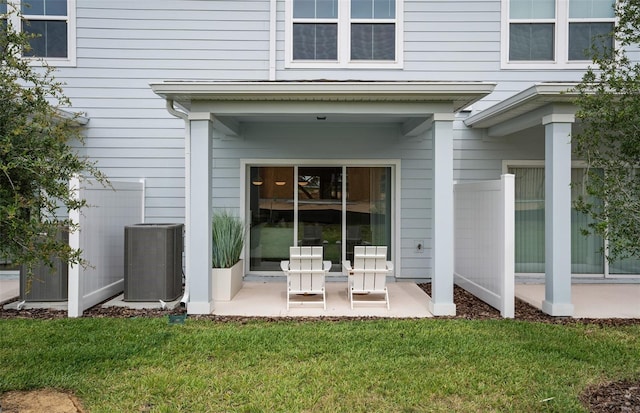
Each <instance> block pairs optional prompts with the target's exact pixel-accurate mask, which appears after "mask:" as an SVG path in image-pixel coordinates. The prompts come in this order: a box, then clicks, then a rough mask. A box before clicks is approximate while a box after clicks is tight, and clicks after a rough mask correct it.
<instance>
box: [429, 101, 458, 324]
mask: <svg viewBox="0 0 640 413" xmlns="http://www.w3.org/2000/svg"><path fill="white" fill-rule="evenodd" d="M453 120H454V115H453V114H452V113H443V114H439V113H436V114H434V115H433V139H432V142H433V143H432V161H433V275H432V277H431V302H430V304H429V311H431V313H432V314H433V315H436V316H446V315H455V314H456V306H455V304H454V303H453V271H454V261H453V260H454V256H453V234H454V223H453Z"/></svg>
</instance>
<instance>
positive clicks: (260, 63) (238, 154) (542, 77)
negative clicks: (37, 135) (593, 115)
mask: <svg viewBox="0 0 640 413" xmlns="http://www.w3.org/2000/svg"><path fill="white" fill-rule="evenodd" d="M276 3H277V13H276V33H275V34H276V36H275V39H276V41H275V57H276V59H275V62H274V63H275V68H276V70H275V79H272V80H312V79H329V80H354V79H357V80H396V81H397V80H404V81H410V80H420V81H487V82H497V87H496V89H495V92H494V93H493V94H492V95H490V96H489V97H488V98H486V99H484V100H483V101H481V102H478V103H476V104H474V105H473V111H474V112H476V111H478V110H481V109H484V108H486V107H488V106H490V105H492V104H494V103H496V102H498V101H500V100H503V99H504V98H506V97H508V96H511V95H513V94H515V93H517V92H520V91H522V90H523V89H525V88H527V87H529V86H531V85H532V84H534V83H536V82H542V81H575V80H579V79H580V76H581V73H582V72H581V71H569V70H562V71H559V70H547V71H530V70H501V69H500V27H501V23H500V17H501V16H500V7H501V5H500V4H501V3H500V0H461V1H451V0H427V1H425V0H405V2H404V33H405V34H404V64H403V68H402V69H389V70H385V69H375V70H367V69H357V70H356V69H348V70H345V69H342V70H326V69H323V70H313V69H304V70H303V69H285V67H284V60H283V59H284V54H285V50H284V47H285V44H284V39H285V29H286V27H285V1H284V0H277V2H276ZM270 6H271V1H270V0H245V1H241V0H233V1H231V0H229V1H197V0H154V1H124V0H113V1H109V2H98V1H94V0H78V4H77V45H78V46H77V67H68V68H60V69H59V71H58V72H57V75H56V76H57V78H58V79H59V80H61V81H63V82H65V83H66V84H67V86H66V89H65V90H66V93H67V95H68V96H69V97H70V98H71V100H72V102H73V104H74V107H75V109H76V110H79V111H84V112H86V116H87V117H88V118H90V122H89V124H88V127H87V128H86V138H87V139H86V147H85V148H84V149H83V151H84V152H85V153H86V154H87V155H89V156H91V157H92V158H93V159H95V160H97V162H98V165H99V167H100V168H101V169H103V170H104V172H105V173H106V174H107V175H108V176H109V177H110V178H112V179H114V180H116V179H117V180H129V179H131V180H137V179H139V178H145V179H146V186H147V198H146V211H145V216H146V221H147V222H183V221H184V215H185V206H184V177H185V172H184V122H183V121H181V120H179V119H176V118H173V117H172V116H170V115H169V114H168V113H167V111H166V109H165V102H164V101H163V99H161V98H159V97H158V96H156V95H155V94H154V93H153V92H152V91H151V89H150V87H149V83H150V82H152V81H160V80H167V79H208V80H211V79H213V80H270V78H269V73H270V71H269V68H270V63H271V62H270V40H269V39H270V23H269V16H270ZM468 114H469V113H467V112H464V113H461V114H460V115H458V121H456V122H455V124H454V128H455V130H454V136H455V141H454V151H455V152H454V155H455V161H454V167H455V172H454V178H455V179H456V180H485V179H497V178H498V177H499V176H500V173H501V168H502V160H503V159H543V158H544V144H543V138H542V137H543V135H542V134H540V135H538V136H525V135H520V136H516V137H507V138H501V139H497V140H487V139H485V138H484V136H483V132H482V131H478V130H470V129H468V128H466V127H465V126H464V124H463V123H462V120H463V119H464V117H465V116H467V115H468ZM309 129H310V128H309V127H307V126H304V125H299V124H298V125H296V124H291V125H289V126H287V127H285V128H282V129H280V130H277V129H276V128H274V127H272V126H271V127H265V125H249V126H248V127H247V130H246V132H245V133H244V134H243V136H242V137H240V138H233V139H231V138H221V139H216V141H215V142H214V152H215V161H214V172H213V188H214V189H213V193H214V198H215V199H214V206H215V207H231V208H238V205H239V201H240V190H239V188H240V186H241V185H240V168H239V166H240V158H253V159H257V158H265V159H266V158H272V159H273V158H275V159H282V158H289V157H290V158H293V159H303V158H312V157H313V158H325V159H329V158H361V159H374V158H385V159H389V158H397V159H401V161H402V168H401V171H400V172H401V177H402V182H401V184H402V189H403V191H402V199H401V205H402V211H401V216H402V221H401V227H402V228H401V234H402V239H401V248H402V256H403V261H402V267H403V275H404V276H407V277H424V276H430V270H431V258H430V257H431V253H430V248H431V246H432V243H431V227H432V222H431V218H430V217H431V215H432V214H431V203H432V197H433V194H432V188H433V181H432V171H431V170H430V166H429V162H428V160H429V159H430V158H431V142H430V138H425V139H423V138H406V137H401V136H400V134H399V133H398V131H397V130H389V129H387V128H386V127H385V128H378V127H375V128H372V129H366V128H365V129H363V128H362V127H361V125H360V126H358V125H352V126H347V125H340V128H339V129H338V130H331V131H324V130H322V129H317V128H314V129H313V131H310V130H309ZM325 132H327V133H325ZM329 132H330V133H329ZM301 137H302V138H301ZM415 239H425V240H426V247H427V250H426V251H425V253H423V254H420V255H418V254H416V253H415V252H414V245H413V240H415Z"/></svg>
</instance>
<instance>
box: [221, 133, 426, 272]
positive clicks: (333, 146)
mask: <svg viewBox="0 0 640 413" xmlns="http://www.w3.org/2000/svg"><path fill="white" fill-rule="evenodd" d="M213 147H214V149H213V151H214V167H213V198H214V200H213V201H214V205H213V206H214V208H225V209H237V208H239V205H240V203H241V197H242V194H241V188H243V186H242V183H241V160H258V161H259V160H260V159H264V160H282V159H291V160H292V161H288V162H289V163H295V162H296V161H304V160H309V159H321V160H342V159H354V160H371V161H372V162H375V161H376V160H379V161H381V162H389V161H393V160H396V159H400V160H401V165H400V170H399V171H396V173H399V174H400V177H401V186H402V192H401V194H400V196H401V199H400V205H401V210H400V211H399V213H400V216H401V217H402V219H401V223H400V226H401V228H399V229H398V228H396V230H399V231H400V236H401V238H400V248H401V252H400V254H401V257H402V261H401V263H400V265H401V268H402V273H401V274H399V275H400V276H402V277H405V278H425V277H429V276H431V253H430V249H431V244H432V243H431V233H430V231H431V218H430V217H431V215H432V213H431V208H432V206H431V204H432V187H433V184H432V171H431V167H430V164H429V161H428V160H429V159H431V141H430V140H429V139H426V138H405V137H402V136H401V134H400V131H399V128H398V127H396V126H380V125H377V126H373V127H372V126H367V125H350V124H338V125H329V126H324V127H322V126H320V127H319V126H315V125H314V127H313V128H310V127H309V126H308V125H305V124H291V125H285V126H277V125H273V124H256V125H250V126H249V127H247V129H246V130H245V133H244V134H243V136H242V137H239V138H227V137H220V136H218V137H217V138H216V139H214V143H213ZM394 190H397V188H394ZM415 239H421V240H425V241H426V247H427V248H426V251H425V252H424V253H416V252H415V249H414V248H415V247H414V241H413V240H415Z"/></svg>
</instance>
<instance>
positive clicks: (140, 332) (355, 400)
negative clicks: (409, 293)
mask: <svg viewBox="0 0 640 413" xmlns="http://www.w3.org/2000/svg"><path fill="white" fill-rule="evenodd" d="M639 354H640V325H635V326H627V327H606V328H603V327H598V326H594V325H577V324H576V325H570V326H562V325H552V324H538V323H527V322H519V321H509V320H504V321H464V320H372V321H342V322H328V321H315V322H296V321H281V322H271V323H269V322H262V321H252V322H248V323H244V324H243V323H239V322H238V323H215V322H211V321H206V320H194V319H187V322H186V324H184V325H169V324H168V322H167V320H166V319H160V318H155V319H153V318H149V319H145V318H132V319H106V318H94V319H90V318H86V319H62V320H49V321H42V320H20V319H9V320H0V392H4V391H8V390H24V389H34V388H40V387H52V388H58V389H67V390H71V391H73V392H74V393H75V394H76V395H77V396H79V397H80V398H81V400H83V403H84V405H85V407H86V408H88V410H89V411H90V412H137V411H140V406H142V405H145V404H152V405H153V408H152V409H151V411H152V412H217V411H220V412H229V411H231V412H234V411H238V412H263V411H264V412H271V411H280V412H300V411H306V412H310V411H314V412H315V411H326V412H334V411H344V412H375V411H379V412H424V411H442V412H450V411H464V412H487V411H499V412H504V411H513V412H545V411H556V412H573V411H583V408H582V406H581V405H580V402H579V401H578V395H579V394H580V393H581V392H582V391H583V389H585V388H586V387H587V386H589V385H591V384H594V383H600V382H605V381H609V380H619V379H638V378H640V357H639V356H638V355H639Z"/></svg>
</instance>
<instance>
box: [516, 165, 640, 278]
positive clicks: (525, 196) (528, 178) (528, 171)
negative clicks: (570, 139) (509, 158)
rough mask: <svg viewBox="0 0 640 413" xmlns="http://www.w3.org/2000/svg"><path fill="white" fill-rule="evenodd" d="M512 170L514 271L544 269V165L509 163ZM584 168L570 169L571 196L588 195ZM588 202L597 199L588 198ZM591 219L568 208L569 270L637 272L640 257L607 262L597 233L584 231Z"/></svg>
mask: <svg viewBox="0 0 640 413" xmlns="http://www.w3.org/2000/svg"><path fill="white" fill-rule="evenodd" d="M508 170H509V173H511V174H515V181H516V183H515V197H516V205H515V211H516V222H515V226H516V228H515V261H516V268H515V270H516V272H517V273H544V270H545V251H544V248H545V239H544V233H545V229H544V214H545V210H544V176H545V175H544V168H543V167H542V166H540V167H509V169H508ZM585 178H586V170H585V169H584V168H572V170H571V200H572V202H575V201H576V200H577V199H578V197H579V196H583V197H588V194H587V193H586V190H585ZM589 201H590V202H594V201H596V202H597V200H593V199H589ZM592 222H593V220H592V219H591V217H590V216H588V215H586V214H583V213H581V212H578V211H577V210H576V209H575V208H573V205H572V209H571V272H572V273H573V274H582V275H599V274H604V275H611V276H614V277H615V276H620V275H627V274H640V260H637V259H625V260H619V261H615V262H612V263H606V262H605V258H604V254H603V250H604V246H605V243H604V240H603V239H602V237H600V236H598V235H593V234H589V235H585V233H584V232H585V230H586V229H588V228H589V224H591V223H592Z"/></svg>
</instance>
